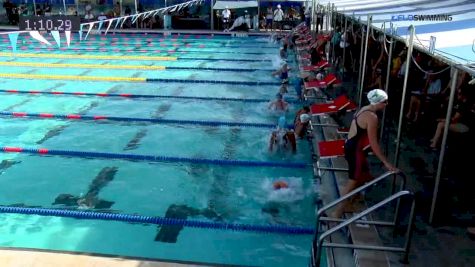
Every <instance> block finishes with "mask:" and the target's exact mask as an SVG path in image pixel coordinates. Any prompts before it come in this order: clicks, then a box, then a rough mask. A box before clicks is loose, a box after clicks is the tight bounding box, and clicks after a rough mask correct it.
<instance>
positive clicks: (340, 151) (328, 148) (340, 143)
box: [316, 139, 370, 178]
mask: <svg viewBox="0 0 475 267" xmlns="http://www.w3.org/2000/svg"><path fill="white" fill-rule="evenodd" d="M345 142H346V140H343V139H338V140H331V141H321V142H318V143H317V147H318V157H317V159H316V170H317V173H318V176H317V178H318V177H320V176H321V171H322V170H325V171H348V168H336V167H322V166H320V165H321V163H320V161H319V160H320V159H330V158H339V157H344V156H345ZM369 148H370V145H369V140H368V139H365V146H364V148H363V150H368V149H369Z"/></svg>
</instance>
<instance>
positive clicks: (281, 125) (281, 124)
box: [277, 116, 287, 129]
mask: <svg viewBox="0 0 475 267" xmlns="http://www.w3.org/2000/svg"><path fill="white" fill-rule="evenodd" d="M277 125H278V126H279V128H280V129H284V128H285V126H286V125H287V123H286V121H285V117H284V116H280V117H279V122H278V124H277Z"/></svg>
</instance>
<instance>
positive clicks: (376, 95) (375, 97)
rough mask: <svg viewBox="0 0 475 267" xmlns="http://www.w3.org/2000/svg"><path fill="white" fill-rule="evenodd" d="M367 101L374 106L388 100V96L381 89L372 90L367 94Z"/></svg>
mask: <svg viewBox="0 0 475 267" xmlns="http://www.w3.org/2000/svg"><path fill="white" fill-rule="evenodd" d="M368 100H369V103H370V104H371V105H376V104H379V103H382V102H384V101H386V100H388V94H386V92H384V91H383V90H381V89H373V90H371V91H369V92H368Z"/></svg>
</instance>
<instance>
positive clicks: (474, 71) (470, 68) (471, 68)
mask: <svg viewBox="0 0 475 267" xmlns="http://www.w3.org/2000/svg"><path fill="white" fill-rule="evenodd" d="M313 2H315V1H313ZM340 14H341V15H343V16H344V17H345V18H346V19H351V17H350V16H349V15H347V14H344V13H340ZM352 21H354V22H357V23H359V24H362V22H360V21H355V20H352ZM368 21H369V20H368ZM386 22H390V21H386ZM370 27H372V28H373V29H374V30H376V31H378V32H380V33H384V32H383V30H382V29H379V28H377V27H374V26H372V25H370V24H369V26H368V27H367V31H366V35H368V34H369V29H370ZM409 28H410V29H411V31H410V32H411V33H410V36H409V41H408V42H407V43H406V39H405V38H403V37H401V36H398V35H396V34H395V33H393V32H392V31H391V32H389V33H384V34H385V35H387V36H389V37H390V38H391V40H392V41H399V42H402V43H405V44H406V47H408V53H407V59H406V62H407V63H406V73H405V77H404V86H403V93H402V94H403V95H402V101H401V110H400V114H399V125H398V133H397V138H396V151H395V159H394V163H395V165H396V166H397V165H398V159H399V153H400V144H401V140H400V137H401V131H402V129H401V128H402V115H403V111H404V110H403V108H404V99H405V95H406V87H407V77H408V75H409V65H410V63H411V62H412V59H411V55H412V51H413V49H417V50H418V51H420V52H423V53H426V54H428V55H430V56H432V57H433V58H435V59H437V60H439V61H442V62H444V63H445V64H447V65H449V66H451V67H452V68H454V70H455V72H454V74H453V76H452V84H451V87H450V97H449V105H448V107H447V111H446V120H445V128H444V133H443V136H442V144H441V150H440V154H439V162H438V165H437V174H436V179H435V185H434V192H433V195H432V203H431V209H430V216H429V223H433V221H434V215H435V210H436V204H437V198H438V191H439V185H440V180H441V175H442V167H443V164H444V158H445V147H446V144H447V136H448V132H449V130H448V129H449V124H450V118H451V116H452V108H453V103H454V99H455V87H456V84H457V74H458V72H459V71H464V72H467V73H468V74H470V75H472V76H475V64H472V65H469V64H460V63H458V62H455V61H454V60H452V59H450V58H447V57H445V56H443V55H442V54H440V53H437V52H431V51H429V50H428V49H426V48H425V47H423V46H422V45H419V44H417V43H414V41H413V37H414V35H415V27H414V26H413V25H411V26H410V27H409ZM366 38H367V37H366ZM362 41H363V40H362ZM391 45H392V43H391ZM366 46H367V45H366ZM391 50H392V49H391ZM343 60H344V59H343ZM389 60H391V59H390V58H389ZM365 64H366V62H363V64H362V65H361V66H360V73H359V75H358V79H359V81H361V80H360V79H361V76H360V75H361V68H363V69H364V68H365ZM388 71H389V68H388ZM359 89H360V90H361V91H362V88H359ZM360 94H361V92H360Z"/></svg>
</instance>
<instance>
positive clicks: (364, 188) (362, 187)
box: [316, 171, 406, 231]
mask: <svg viewBox="0 0 475 267" xmlns="http://www.w3.org/2000/svg"><path fill="white" fill-rule="evenodd" d="M392 175H398V176H400V177H401V178H402V184H401V187H400V190H404V189H405V187H406V175H405V174H404V173H403V172H401V171H387V172H385V173H383V174H382V175H380V176H379V177H377V178H375V179H373V180H372V181H370V182H368V183H366V184H365V185H363V186H360V187H358V188H357V189H355V190H353V191H351V192H349V193H348V194H346V195H344V196H341V197H340V198H338V199H336V200H334V201H332V202H330V203H328V204H327V205H325V206H323V207H322V208H320V209H319V210H318V212H317V218H316V226H317V228H316V229H317V231H318V230H319V229H320V228H319V223H320V217H321V216H322V215H323V213H324V212H325V211H326V210H328V209H330V208H332V207H334V206H336V205H338V204H340V203H341V202H343V201H345V200H347V199H348V198H350V197H352V196H354V195H356V194H357V193H359V192H362V191H364V190H366V189H368V188H369V187H371V186H373V185H374V184H377V183H379V182H381V181H382V180H384V179H386V178H388V177H391V176H392ZM398 210H399V209H398ZM398 210H397V211H396V216H397V214H398Z"/></svg>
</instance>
